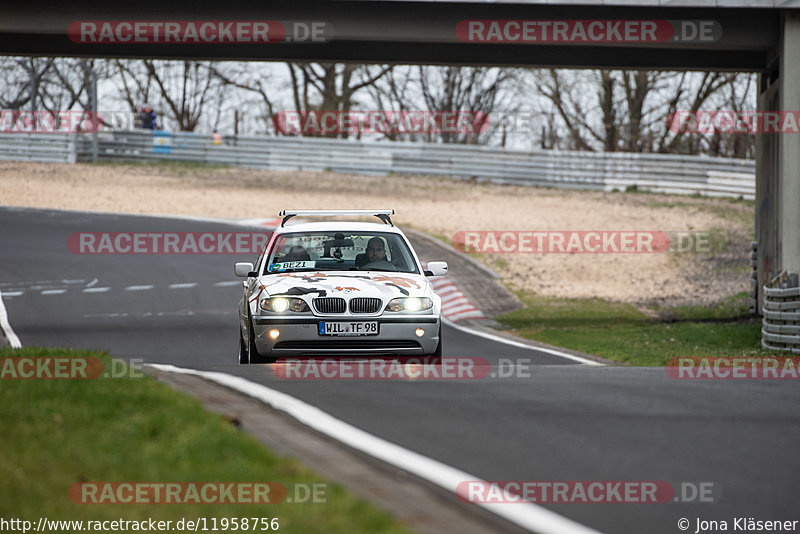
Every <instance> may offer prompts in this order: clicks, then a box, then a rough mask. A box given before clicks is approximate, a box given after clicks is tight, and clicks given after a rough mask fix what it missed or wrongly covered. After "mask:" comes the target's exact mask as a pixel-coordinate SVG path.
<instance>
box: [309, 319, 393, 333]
mask: <svg viewBox="0 0 800 534" xmlns="http://www.w3.org/2000/svg"><path fill="white" fill-rule="evenodd" d="M319 335H321V336H377V335H378V321H353V322H346V321H320V323H319Z"/></svg>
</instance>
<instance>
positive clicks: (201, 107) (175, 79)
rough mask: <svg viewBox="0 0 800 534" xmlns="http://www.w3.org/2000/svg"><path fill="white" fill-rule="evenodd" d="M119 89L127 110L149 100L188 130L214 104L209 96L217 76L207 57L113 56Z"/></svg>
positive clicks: (162, 113)
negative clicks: (162, 58) (140, 58)
mask: <svg viewBox="0 0 800 534" xmlns="http://www.w3.org/2000/svg"><path fill="white" fill-rule="evenodd" d="M115 67H116V75H117V79H118V83H119V92H120V94H121V97H122V98H123V100H124V101H126V102H127V103H128V105H129V106H130V107H131V110H136V109H138V108H139V107H140V106H142V105H144V104H149V105H150V106H151V107H152V108H153V109H155V110H157V111H158V112H159V113H160V114H161V115H165V116H166V117H167V118H168V119H170V120H172V121H174V122H175V124H176V126H177V128H178V129H179V130H181V131H186V132H192V131H194V130H195V129H196V128H197V126H198V125H199V123H200V120H201V118H202V116H203V114H204V113H206V112H207V111H208V109H209V108H210V107H211V106H212V105H213V104H214V100H213V99H212V98H210V97H211V96H212V95H213V94H214V90H215V88H216V86H217V84H218V83H220V80H219V78H218V77H217V76H214V75H213V71H212V68H213V63H211V62H208V61H157V60H152V59H143V60H117V61H116V62H115Z"/></svg>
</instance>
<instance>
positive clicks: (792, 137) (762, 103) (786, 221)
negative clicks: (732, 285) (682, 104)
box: [756, 11, 800, 309]
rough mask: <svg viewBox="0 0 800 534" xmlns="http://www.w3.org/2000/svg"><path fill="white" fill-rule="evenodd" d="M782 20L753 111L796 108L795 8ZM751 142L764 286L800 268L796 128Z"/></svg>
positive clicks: (798, 50)
mask: <svg viewBox="0 0 800 534" xmlns="http://www.w3.org/2000/svg"><path fill="white" fill-rule="evenodd" d="M782 26H783V27H782V31H781V35H782V36H781V43H780V46H779V49H778V50H777V51H776V52H777V54H776V57H775V61H774V63H773V64H772V65H771V67H770V68H769V69H768V70H767V71H766V72H765V73H762V74H761V75H760V79H759V87H760V92H759V97H758V111H764V112H768V111H800V13H796V12H791V11H787V12H785V13H784V16H783V20H782ZM780 122H781V123H783V121H780ZM799 126H800V125H799ZM756 143H757V156H756V178H757V179H756V240H757V241H758V286H759V288H763V287H764V284H765V283H767V282H769V281H770V280H771V279H772V278H773V277H774V276H775V275H777V274H778V273H780V272H781V271H786V272H787V273H797V272H800V133H787V132H784V133H765V134H759V135H758V137H757V141H756ZM761 293H762V292H761V291H759V300H760V303H759V304H760V305H759V309H761V305H763V295H761Z"/></svg>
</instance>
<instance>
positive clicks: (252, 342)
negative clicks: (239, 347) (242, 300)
mask: <svg viewBox="0 0 800 534" xmlns="http://www.w3.org/2000/svg"><path fill="white" fill-rule="evenodd" d="M247 331H248V333H249V335H248V336H247V337H248V340H247V359H248V363H275V358H273V357H270V356H262V355H261V354H259V353H258V349H257V348H256V333H255V330H253V320H252V318H251V317H250V315H248V316H247Z"/></svg>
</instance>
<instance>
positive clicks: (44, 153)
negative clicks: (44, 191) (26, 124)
mask: <svg viewBox="0 0 800 534" xmlns="http://www.w3.org/2000/svg"><path fill="white" fill-rule="evenodd" d="M76 157H77V151H76V140H75V139H74V137H73V136H71V135H64V134H9V133H3V134H0V160H24V161H43V162H51V163H75V161H76Z"/></svg>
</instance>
